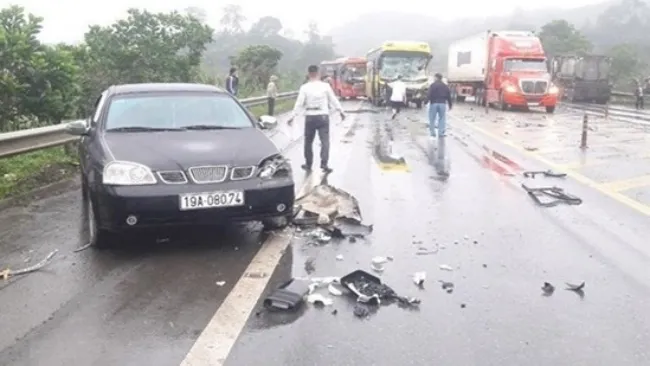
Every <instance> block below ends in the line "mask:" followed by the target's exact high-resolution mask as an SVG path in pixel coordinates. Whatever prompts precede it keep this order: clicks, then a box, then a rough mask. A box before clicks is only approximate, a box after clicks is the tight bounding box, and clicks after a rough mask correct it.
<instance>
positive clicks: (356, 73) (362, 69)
mask: <svg viewBox="0 0 650 366" xmlns="http://www.w3.org/2000/svg"><path fill="white" fill-rule="evenodd" d="M341 77H342V78H343V79H344V80H347V79H350V80H359V81H362V80H363V79H364V78H365V77H366V65H365V64H348V65H343V67H341Z"/></svg>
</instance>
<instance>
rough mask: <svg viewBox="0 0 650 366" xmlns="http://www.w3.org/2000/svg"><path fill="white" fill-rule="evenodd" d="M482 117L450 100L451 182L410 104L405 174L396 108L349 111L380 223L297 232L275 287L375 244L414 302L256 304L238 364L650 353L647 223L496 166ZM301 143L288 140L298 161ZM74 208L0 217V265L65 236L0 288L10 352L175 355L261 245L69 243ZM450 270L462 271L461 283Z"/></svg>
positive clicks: (207, 236) (201, 237)
mask: <svg viewBox="0 0 650 366" xmlns="http://www.w3.org/2000/svg"><path fill="white" fill-rule="evenodd" d="M348 105H350V104H348ZM471 113H475V111H471V110H469V109H462V108H459V110H457V111H454V112H453V114H455V115H457V116H458V120H457V122H453V120H452V121H451V124H452V127H451V128H452V136H450V137H448V138H447V140H446V142H445V143H444V151H445V157H444V159H445V161H446V163H445V164H442V166H443V167H444V170H448V171H449V173H450V175H449V177H448V179H444V178H443V177H442V176H441V175H439V174H438V173H437V172H436V170H437V169H436V168H434V167H433V166H432V164H431V162H430V161H429V159H427V157H426V156H425V152H426V151H427V146H426V144H427V143H428V141H427V140H426V138H423V136H422V132H423V125H422V124H421V122H420V119H421V117H422V114H423V112H417V111H413V110H409V111H406V112H405V113H404V114H403V115H402V116H400V119H399V123H397V124H396V126H395V128H394V136H395V143H394V151H396V152H398V153H400V154H402V155H403V156H404V157H405V159H406V161H407V164H408V166H409V168H410V172H401V171H394V172H392V171H384V170H382V169H381V168H380V167H379V166H378V164H377V163H376V162H375V160H374V159H373V158H372V156H371V149H372V146H371V145H372V144H371V141H372V136H371V134H372V133H371V131H372V129H371V128H370V127H371V123H377V119H378V118H386V116H385V115H377V114H359V115H357V116H356V117H352V115H351V119H353V120H356V122H357V123H355V125H356V126H357V127H358V128H357V129H356V130H355V131H354V133H353V134H349V135H348V137H346V138H345V140H346V141H345V142H341V140H342V139H341V136H342V135H343V133H344V132H345V131H344V130H346V128H338V129H335V131H336V132H334V133H333V139H332V142H333V144H336V145H338V148H337V147H335V148H333V149H332V150H333V152H332V166H333V167H334V168H335V169H336V170H335V172H334V174H332V175H331V177H330V180H329V182H330V183H331V184H333V185H335V186H337V187H340V188H342V189H345V190H347V191H349V192H350V193H352V194H353V195H355V196H356V197H357V198H358V199H359V201H360V204H361V209H362V213H363V214H364V218H365V220H366V221H367V222H369V223H373V224H374V227H375V231H374V233H373V234H372V236H371V237H369V238H367V239H366V240H358V241H356V242H354V243H352V242H349V241H346V240H344V241H341V242H330V243H327V244H324V245H319V246H315V245H311V244H309V241H308V240H306V239H304V238H302V237H300V236H298V237H296V238H294V240H293V241H292V243H291V246H290V249H291V250H288V251H287V252H286V254H285V256H284V257H283V258H282V260H281V261H280V263H279V265H278V266H277V268H276V271H275V273H274V274H273V277H272V279H271V283H270V285H269V287H268V288H267V292H268V291H269V290H272V289H273V287H275V286H276V285H277V284H279V283H281V282H284V281H285V280H287V279H289V278H290V277H291V276H306V275H311V276H340V275H344V274H346V273H347V272H349V271H351V270H354V269H357V268H360V269H365V270H369V269H370V261H371V259H372V257H374V256H392V257H393V258H394V260H393V261H392V262H389V263H387V264H386V270H385V271H384V272H383V274H382V275H381V278H382V280H383V281H385V282H386V283H387V284H389V285H390V286H391V287H393V288H394V289H395V290H396V291H397V292H398V293H399V294H403V295H409V296H417V297H419V298H421V299H422V304H421V306H420V309H419V311H408V310H405V309H400V308H398V307H397V306H390V307H382V308H380V309H379V310H378V311H377V312H376V313H374V314H372V315H371V317H369V318H368V319H364V320H360V319H357V318H355V317H354V316H353V315H352V303H351V302H350V301H348V300H347V299H345V298H335V299H334V300H335V303H334V305H333V306H332V307H328V308H326V309H316V308H313V307H312V306H311V305H307V306H305V307H304V308H303V309H302V310H301V311H299V312H297V313H288V314H282V313H280V314H278V313H267V312H263V311H259V310H256V312H257V315H253V316H251V318H250V319H249V321H248V323H247V324H246V326H245V328H244V330H243V332H242V334H241V335H240V337H239V339H238V341H237V343H236V345H235V347H234V348H233V349H232V351H231V353H230V355H229V357H228V359H227V362H226V364H227V365H255V364H264V365H357V364H371V365H432V364H435V365H522V364H530V365H554V364H562V365H565V364H566V365H647V364H650V355H648V354H647V347H646V345H647V344H648V342H649V341H650V334H649V332H650V315H648V312H647V309H648V305H650V290H649V289H650V279H649V278H648V276H647V268H648V267H647V266H648V265H649V264H650V260H648V258H649V253H648V249H647V248H646V247H645V246H644V243H643V242H644V238H647V237H648V234H649V232H648V231H650V230H649V229H647V228H646V226H647V225H645V223H646V222H647V218H646V217H645V216H642V215H640V214H639V213H638V212H633V211H631V210H629V209H627V208H625V207H621V205H620V204H619V203H617V202H615V201H612V200H611V199H609V198H608V197H605V196H604V195H603V194H601V193H600V192H596V191H594V190H593V189H591V188H587V187H585V186H584V185H583V184H580V183H577V182H574V181H572V180H569V181H567V182H566V183H564V186H565V188H566V189H568V190H570V191H571V192H572V193H574V194H577V195H579V196H581V197H582V198H583V199H585V204H583V205H582V206H576V207H569V206H559V207H556V208H551V209H544V208H539V207H536V206H535V205H534V204H533V203H532V201H531V200H530V199H529V198H528V197H527V196H526V195H525V194H524V193H523V192H522V190H521V188H519V187H518V185H517V183H518V181H517V178H516V177H507V176H503V175H500V174H499V173H497V172H495V171H494V170H492V169H490V168H488V167H486V161H485V158H484V155H483V150H481V149H480V148H476V146H480V145H482V144H490V145H491V144H497V143H495V142H494V141H492V140H489V139H487V138H485V137H484V136H478V135H477V134H476V133H474V131H472V130H470V129H468V128H466V127H465V126H463V123H461V122H460V121H461V118H466V117H465V116H467V115H470V117H469V118H471ZM475 119H476V120H478V119H480V115H479V114H476V113H475ZM296 129H298V127H296ZM294 133H295V131H294ZM454 135H457V136H463V137H462V138H458V139H457V138H454ZM295 136H297V135H295ZM274 139H276V141H277V142H278V144H279V145H282V144H286V143H287V142H288V141H289V140H291V138H290V137H289V136H285V135H282V134H279V135H276V136H275V137H274ZM467 139H473V141H479V142H478V143H477V144H476V145H472V144H471V143H467ZM300 150H301V149H300V146H297V147H294V148H292V149H289V150H288V152H287V155H289V156H290V157H291V158H292V159H293V160H294V164H300V163H301V160H300V156H301V151H300ZM516 157H518V158H521V160H520V161H521V162H522V163H523V164H525V165H530V166H531V167H533V166H534V168H535V169H537V168H539V166H537V165H535V164H538V162H533V161H532V160H530V159H529V158H528V157H523V156H519V155H516ZM438 170H439V169H438ZM298 179H299V180H300V178H298ZM80 212H81V208H80V200H79V193H78V192H68V193H65V194H62V195H59V196H57V197H52V198H48V199H45V200H41V201H38V202H35V203H34V204H33V205H31V206H30V207H28V208H26V209H13V210H10V211H7V212H4V213H2V216H1V217H0V227H2V228H3V231H2V233H3V234H2V238H1V239H0V248H1V250H2V254H3V255H2V258H3V260H2V261H3V262H7V263H12V264H18V265H20V264H22V263H23V262H25V261H26V260H27V259H30V260H31V261H30V263H33V262H36V261H38V260H40V258H41V257H43V256H45V255H46V254H47V253H48V252H49V251H50V250H52V249H55V248H58V249H59V250H60V256H59V257H58V258H56V259H55V260H54V261H53V262H52V263H51V264H50V265H49V266H48V267H47V269H46V270H43V271H40V272H38V273H34V274H31V275H28V276H24V277H19V278H17V279H15V280H14V281H11V282H9V283H7V284H0V303H2V304H3V310H2V315H1V318H0V319H1V324H2V328H3V332H0V364H2V365H90V364H92V365H143V364H147V365H178V364H179V363H180V362H181V360H182V359H183V358H184V356H185V354H186V353H187V352H188V351H189V349H190V347H191V346H192V344H193V343H194V341H195V340H196V338H197V337H198V336H199V334H200V333H201V331H202V330H203V328H204V327H205V326H206V324H207V323H208V321H209V320H210V318H211V317H212V316H213V315H214V313H215V311H216V310H217V308H218V307H219V306H220V304H221V303H222V301H223V300H224V298H225V296H226V295H227V294H228V292H229V291H230V289H231V288H232V286H233V285H234V284H235V282H236V281H237V279H238V278H239V276H240V275H241V274H242V272H243V271H244V269H245V267H246V265H247V264H248V262H249V261H250V260H251V258H252V257H253V256H254V254H255V253H256V252H257V250H258V249H259V247H260V243H261V242H262V241H263V240H264V234H262V233H260V230H259V227H258V226H255V225H246V226H243V227H228V228H225V229H220V230H214V231H209V232H197V233H194V235H193V236H192V237H183V236H184V235H186V233H173V234H175V235H174V236H173V237H172V239H171V240H170V241H169V242H166V243H155V242H153V240H152V239H151V238H148V239H147V240H146V242H145V240H144V239H143V242H142V243H139V245H137V246H133V247H128V248H121V249H119V250H111V251H94V250H92V249H89V250H85V251H82V252H79V253H72V251H73V250H74V249H75V248H77V247H79V246H80V245H82V244H83V234H82V233H83V229H82V227H83V220H81V219H80ZM436 247H437V248H438V252H437V253H436V254H430V255H417V254H416V253H417V252H418V251H419V250H420V249H419V248H426V249H428V250H434V249H435V248H436ZM339 254H340V255H342V256H343V260H342V261H338V260H336V256H337V255H339ZM306 262H309V263H312V264H313V267H314V268H313V272H312V273H309V274H308V273H307V271H306V268H305V267H306V266H305V263H306ZM441 264H446V265H449V266H451V267H452V268H453V269H454V270H453V271H451V272H449V271H442V270H440V269H439V266H440V265H441ZM307 267H309V266H307ZM416 271H426V272H427V275H428V277H427V280H426V282H425V289H423V290H420V289H418V288H417V287H416V286H415V285H414V284H413V283H412V281H411V278H410V276H411V274H412V273H413V272H416ZM310 272H311V270H310ZM438 280H445V281H453V282H454V283H455V286H456V289H455V291H454V293H452V294H447V293H446V292H444V291H443V290H442V289H440V284H439V283H438ZM217 281H225V282H226V284H225V285H224V286H223V287H220V286H218V285H216V282H217ZM544 281H548V282H551V283H553V284H554V285H555V286H556V287H557V289H556V291H555V293H554V294H553V295H552V296H550V297H544V296H541V292H542V291H541V289H540V287H541V286H542V284H543V282H544ZM565 281H566V282H578V283H579V282H581V281H585V282H586V287H585V294H584V298H581V297H580V296H578V295H577V294H575V293H573V292H570V291H565V290H564V282H565ZM324 294H326V293H324ZM463 304H464V305H465V307H464V308H463V307H461V306H462V305H463ZM259 305H260V304H257V309H260V308H261V307H260V306H259ZM333 309H337V310H338V313H337V314H336V315H333V314H331V312H332V310H333ZM215 364H216V363H215Z"/></svg>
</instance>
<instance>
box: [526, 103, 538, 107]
mask: <svg viewBox="0 0 650 366" xmlns="http://www.w3.org/2000/svg"><path fill="white" fill-rule="evenodd" d="M528 106H529V107H537V106H539V103H528Z"/></svg>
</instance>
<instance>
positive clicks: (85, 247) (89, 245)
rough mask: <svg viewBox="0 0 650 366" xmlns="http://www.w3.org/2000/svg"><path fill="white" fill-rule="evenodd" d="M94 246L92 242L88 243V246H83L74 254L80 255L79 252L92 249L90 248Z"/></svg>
mask: <svg viewBox="0 0 650 366" xmlns="http://www.w3.org/2000/svg"><path fill="white" fill-rule="evenodd" d="M92 244H93V243H92V242H90V243H87V244H85V245H82V246H80V247H79V248H77V249H75V250H73V252H74V253H79V252H81V251H82V250H86V249H88V248H90V247H91V246H92Z"/></svg>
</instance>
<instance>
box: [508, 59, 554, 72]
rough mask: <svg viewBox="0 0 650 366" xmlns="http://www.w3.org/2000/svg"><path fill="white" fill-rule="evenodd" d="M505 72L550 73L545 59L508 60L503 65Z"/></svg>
mask: <svg viewBox="0 0 650 366" xmlns="http://www.w3.org/2000/svg"><path fill="white" fill-rule="evenodd" d="M503 69H504V71H548V67H547V65H546V61H545V60H543V59H539V60H537V59H536V60H530V59H525V60H524V59H516V58H512V59H508V60H506V61H505V63H504V65H503Z"/></svg>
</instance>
